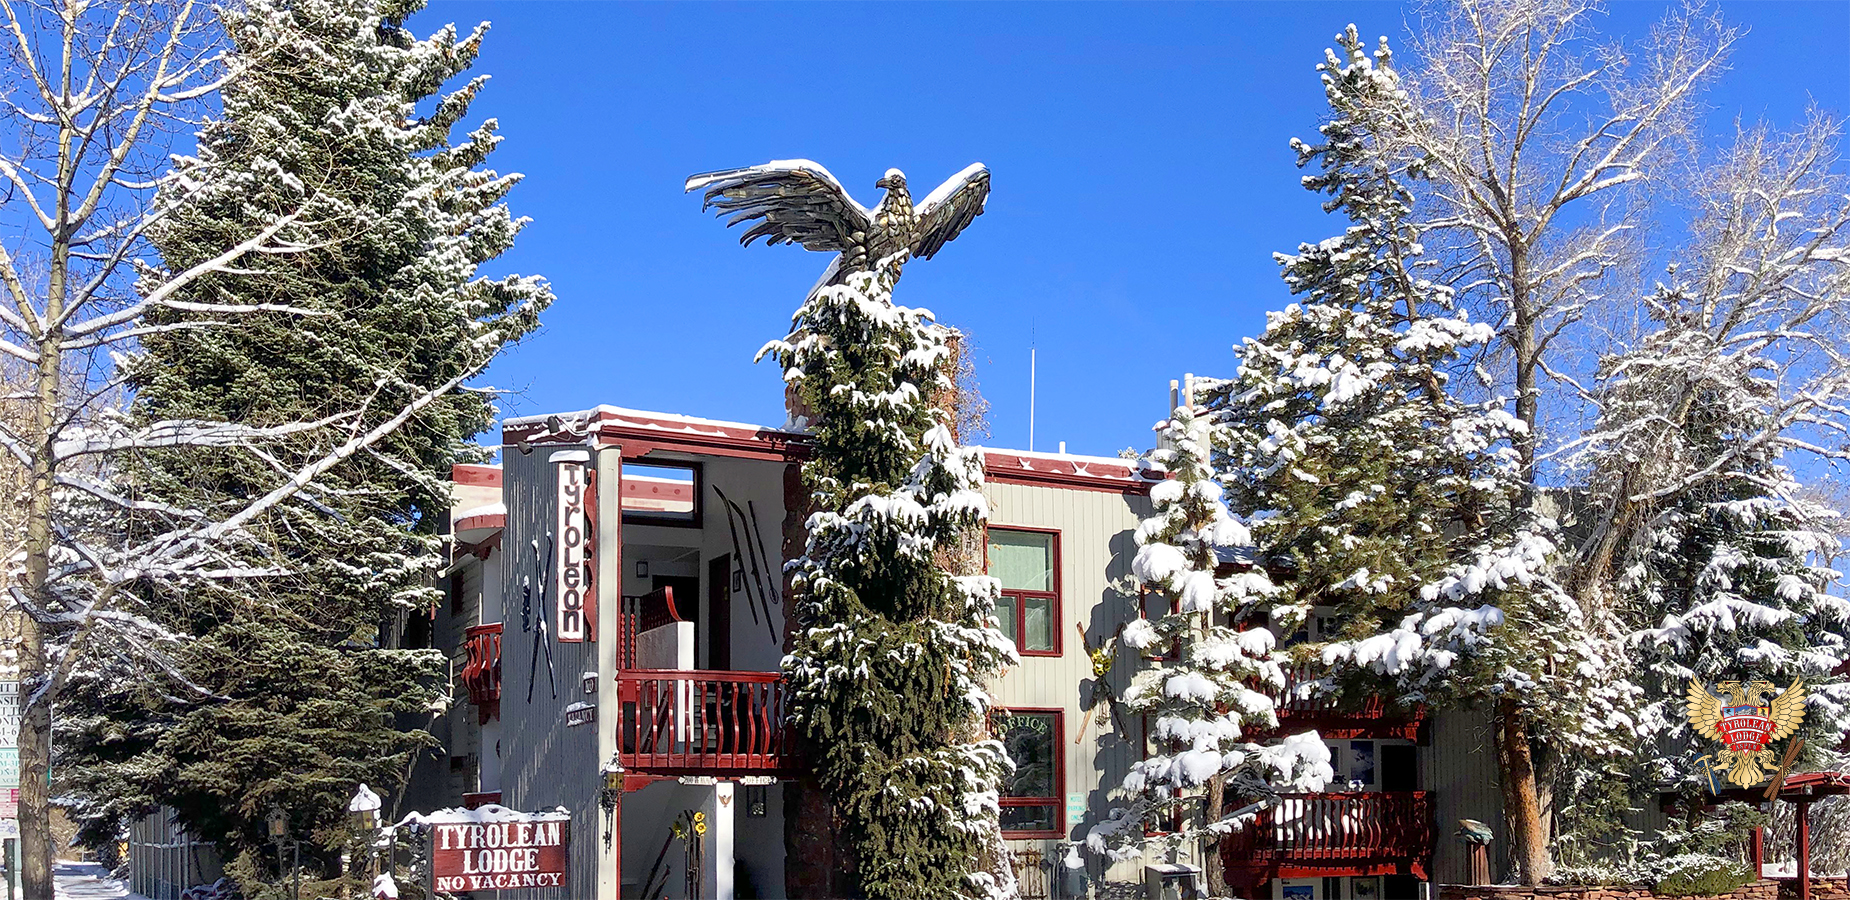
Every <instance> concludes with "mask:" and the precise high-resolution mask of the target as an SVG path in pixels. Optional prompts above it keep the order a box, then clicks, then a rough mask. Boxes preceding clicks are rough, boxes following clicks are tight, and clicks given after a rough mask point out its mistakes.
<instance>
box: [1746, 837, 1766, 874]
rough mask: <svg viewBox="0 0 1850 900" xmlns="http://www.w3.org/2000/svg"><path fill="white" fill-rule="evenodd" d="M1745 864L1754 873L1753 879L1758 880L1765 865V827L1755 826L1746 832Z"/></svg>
mask: <svg viewBox="0 0 1850 900" xmlns="http://www.w3.org/2000/svg"><path fill="white" fill-rule="evenodd" d="M1747 864H1748V866H1749V867H1750V869H1751V870H1752V871H1753V873H1754V880H1755V881H1759V880H1760V878H1761V877H1762V873H1763V872H1765V871H1766V870H1765V868H1764V867H1765V865H1766V829H1765V828H1762V827H1759V826H1755V827H1754V829H1753V830H1752V831H1750V832H1748V833H1747Z"/></svg>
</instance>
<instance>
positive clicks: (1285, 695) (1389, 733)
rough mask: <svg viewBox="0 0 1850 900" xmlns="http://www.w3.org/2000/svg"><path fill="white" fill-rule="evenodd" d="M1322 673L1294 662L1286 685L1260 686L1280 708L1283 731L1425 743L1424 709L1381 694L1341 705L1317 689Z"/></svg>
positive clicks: (1349, 738)
mask: <svg viewBox="0 0 1850 900" xmlns="http://www.w3.org/2000/svg"><path fill="white" fill-rule="evenodd" d="M1319 677H1320V673H1319V672H1316V671H1313V667H1311V666H1309V665H1299V666H1292V667H1288V668H1286V669H1285V685H1284V687H1282V688H1274V687H1270V686H1265V687H1261V688H1260V691H1261V693H1264V694H1266V695H1268V696H1270V697H1271V698H1272V702H1273V703H1274V704H1275V705H1276V706H1277V708H1278V727H1279V730H1280V731H1283V732H1296V731H1302V730H1304V729H1307V728H1314V729H1316V730H1317V732H1318V734H1320V735H1322V736H1323V737H1325V738H1328V739H1331V740H1354V739H1362V738H1377V739H1379V738H1399V739H1401V740H1408V741H1420V742H1422V743H1424V741H1422V740H1421V735H1420V731H1421V726H1423V725H1425V724H1426V714H1425V711H1424V710H1423V709H1414V710H1407V709H1402V708H1400V707H1399V706H1397V705H1395V704H1393V703H1390V702H1388V699H1387V698H1386V697H1382V696H1380V695H1376V696H1372V697H1369V698H1367V699H1365V700H1363V701H1362V702H1361V703H1360V704H1352V705H1347V706H1344V705H1338V703H1337V702H1336V700H1335V699H1334V698H1331V697H1328V696H1324V695H1320V694H1317V693H1315V688H1314V687H1313V686H1312V683H1313V682H1315V681H1317V679H1318V678H1319Z"/></svg>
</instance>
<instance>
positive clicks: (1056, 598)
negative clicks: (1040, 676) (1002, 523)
mask: <svg viewBox="0 0 1850 900" xmlns="http://www.w3.org/2000/svg"><path fill="white" fill-rule="evenodd" d="M989 574H991V575H993V576H995V577H996V580H998V581H1000V582H1002V597H1001V599H999V600H997V601H996V619H997V620H999V621H1000V622H1001V623H1002V633H1003V634H1006V635H1008V636H1009V640H1011V641H1014V642H1015V649H1017V650H1019V651H1021V653H1022V655H1023V656H1059V655H1060V536H1059V535H1058V534H1057V533H1055V532H1051V531H1025V530H1020V529H1014V528H991V529H989Z"/></svg>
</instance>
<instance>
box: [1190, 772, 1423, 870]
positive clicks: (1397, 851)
mask: <svg viewBox="0 0 1850 900" xmlns="http://www.w3.org/2000/svg"><path fill="white" fill-rule="evenodd" d="M1434 827H1435V826H1434V825H1433V801H1432V794H1431V793H1429V792H1427V791H1382V792H1373V791H1355V792H1347V793H1328V794H1287V795H1285V796H1283V797H1281V798H1279V803H1278V805H1277V806H1274V807H1273V808H1271V809H1269V810H1266V811H1265V812H1262V813H1260V814H1259V817H1258V819H1257V820H1256V821H1254V822H1253V823H1252V824H1250V825H1248V826H1246V827H1245V828H1243V829H1241V830H1239V831H1237V832H1234V833H1233V834H1232V835H1229V836H1228V837H1227V839H1226V842H1225V843H1224V844H1223V845H1222V851H1221V858H1222V859H1224V860H1227V872H1228V883H1229V884H1235V883H1242V884H1244V883H1251V882H1256V881H1258V880H1269V879H1271V878H1294V877H1315V876H1318V875H1383V874H1407V875H1413V876H1415V877H1417V878H1421V879H1425V878H1427V877H1428V872H1429V871H1430V869H1431V863H1432V854H1433V840H1434V834H1435V831H1434Z"/></svg>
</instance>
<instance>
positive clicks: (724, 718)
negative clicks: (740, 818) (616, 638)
mask: <svg viewBox="0 0 1850 900" xmlns="http://www.w3.org/2000/svg"><path fill="white" fill-rule="evenodd" d="M617 699H618V703H619V705H620V710H619V714H618V718H617V744H618V748H619V758H620V760H621V762H622V764H623V767H624V768H625V769H628V770H630V771H631V772H635V773H638V774H643V775H671V776H672V775H715V776H723V775H754V774H755V775H771V774H775V773H777V772H778V771H780V770H782V769H784V768H785V767H786V764H787V760H788V748H789V738H788V734H787V730H786V727H785V725H784V683H783V677H782V676H781V675H779V674H778V673H776V672H714V671H704V670H679V669H628V670H624V671H621V672H618V673H617Z"/></svg>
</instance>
